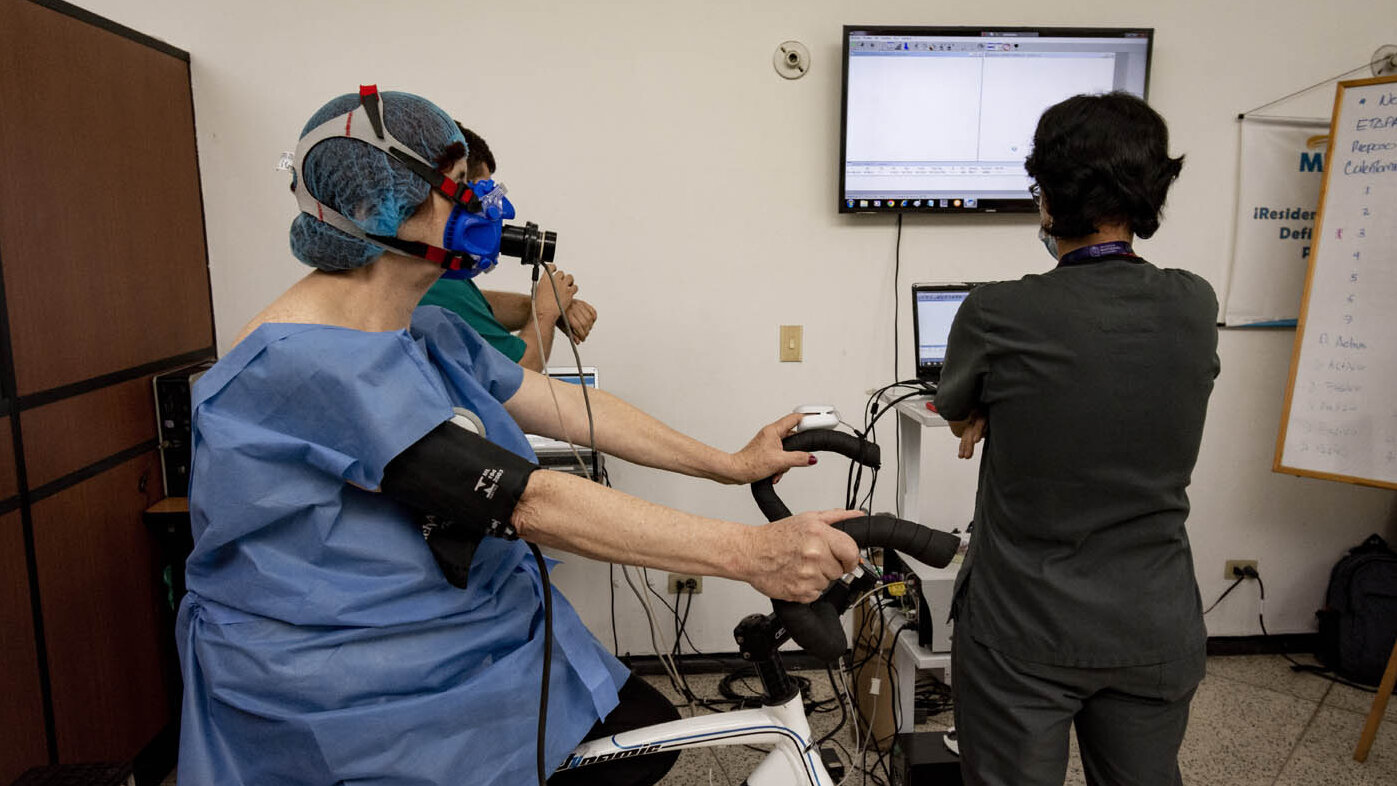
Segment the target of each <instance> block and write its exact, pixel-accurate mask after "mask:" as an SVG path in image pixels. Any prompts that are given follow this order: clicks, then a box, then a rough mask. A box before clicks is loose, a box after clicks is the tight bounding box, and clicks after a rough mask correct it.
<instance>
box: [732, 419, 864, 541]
mask: <svg viewBox="0 0 1397 786" xmlns="http://www.w3.org/2000/svg"><path fill="white" fill-rule="evenodd" d="M781 446H782V447H784V448H785V449H786V450H804V451H810V452H814V451H817V450H827V451H830V452H831V453H838V454H840V455H841V456H844V457H845V458H848V459H851V460H853V461H857V462H859V463H860V464H862V465H864V466H865V467H871V468H872V469H878V468H879V467H880V466H882V463H883V461H882V458H881V456H882V453H881V451H880V450H879V449H878V444H877V443H876V442H867V441H864V440H862V439H859V438H858V437H856V436H854V435H852V434H845V433H844V432H842V431H825V430H823V429H822V430H817V431H802V432H800V433H798V434H792V435H790V436H788V437H786V438H785V439H783V440H781ZM775 477H776V476H775V475H772V476H771V477H770V478H763V479H761V480H758V481H756V482H754V483H753V484H752V498H753V499H755V500H756V501H757V507H758V508H761V511H762V515H764V516H766V518H767V521H779V520H780V519H784V518H789V517H790V515H791V510H790V508H787V507H786V503H784V502H782V501H781V498H780V497H778V496H776V489H774V488H772V479H773V478H775Z"/></svg>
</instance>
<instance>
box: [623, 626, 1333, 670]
mask: <svg viewBox="0 0 1397 786" xmlns="http://www.w3.org/2000/svg"><path fill="white" fill-rule="evenodd" d="M1318 644H1319V634H1317V633H1282V634H1277V635H1273V636H1210V637H1208V654H1209V655H1218V656H1225V655H1279V654H1281V653H1287V654H1293V653H1307V654H1308V653H1313V652H1314V651H1315V648H1316V647H1317V646H1318ZM678 660H679V662H680V666H682V667H683V670H684V673H685V674H726V673H728V672H730V671H734V670H736V669H738V668H740V667H742V666H744V665H747V661H744V660H743V659H742V656H741V655H739V654H738V653H736V652H719V653H706V654H703V655H682V656H680V657H679V658H678ZM781 660H782V661H784V662H785V664H786V668H789V669H792V670H797V669H817V670H818V669H824V667H825V666H824V664H823V663H821V662H820V661H819V660H818V659H817V658H815V656H813V655H808V654H806V653H805V652H802V651H800V650H795V651H791V652H782V653H781ZM621 661H622V662H623V663H625V664H626V665H627V666H629V667H630V669H631V671H633V672H635V673H636V674H639V675H642V676H650V675H655V674H664V673H665V670H664V667H663V666H661V665H660V660H659V658H656V657H655V656H654V655H629V654H628V655H623V656H622V657H621Z"/></svg>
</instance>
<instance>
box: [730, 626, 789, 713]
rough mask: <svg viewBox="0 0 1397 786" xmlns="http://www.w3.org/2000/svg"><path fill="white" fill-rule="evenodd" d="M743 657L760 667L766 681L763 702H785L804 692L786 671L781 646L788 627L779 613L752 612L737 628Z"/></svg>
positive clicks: (761, 676)
mask: <svg viewBox="0 0 1397 786" xmlns="http://www.w3.org/2000/svg"><path fill="white" fill-rule="evenodd" d="M733 637H734V638H735V639H737V647H738V650H739V651H740V652H741V653H742V659H743V660H746V661H749V662H750V663H751V664H752V665H753V666H755V667H756V669H757V677H758V678H759V679H760V680H761V681H762V704H763V705H764V706H767V707H772V706H778V705H781V704H785V703H786V702H788V701H790V700H791V699H792V698H794V697H796V696H797V695H799V694H800V690H799V689H798V688H797V687H796V685H795V682H794V681H792V680H791V678H790V675H788V674H787V673H786V666H785V664H784V663H782V662H781V653H780V652H779V651H778V648H779V647H780V646H781V643H782V642H784V641H785V640H786V638H787V635H786V631H785V629H784V627H783V626H782V625H781V624H780V623H779V622H778V621H777V620H776V615H775V614H749V615H747V616H746V617H744V618H743V619H742V621H741V622H739V623H737V628H735V629H734V630H733Z"/></svg>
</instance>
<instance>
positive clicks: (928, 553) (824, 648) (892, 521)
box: [771, 515, 960, 663]
mask: <svg viewBox="0 0 1397 786" xmlns="http://www.w3.org/2000/svg"><path fill="white" fill-rule="evenodd" d="M831 526H833V527H834V528H835V529H839V530H842V531H843V532H844V533H846V534H847V535H848V536H849V537H850V538H852V539H853V541H854V542H855V543H857V544H858V546H859V548H861V549H862V548H868V547H870V546H879V547H882V548H886V549H892V550H894V551H900V552H902V553H903V554H906V555H907V556H909V557H911V558H913V559H915V560H917V561H919V562H925V563H926V564H928V565H930V566H932V567H935V568H944V567H946V566H947V565H949V564H951V559H952V558H953V557H955V555H956V549H957V548H958V547H959V546H960V538H958V537H956V536H955V535H952V534H950V533H949V532H941V531H940V530H934V529H931V528H930V527H923V526H922V525H920V524H917V523H916V522H912V521H904V520H902V519H899V518H894V517H893V516H886V515H877V516H860V517H858V518H853V519H848V520H847V521H840V522H836V523H835V524H833V525H831ZM846 602H847V601H846ZM771 605H772V607H773V608H774V609H775V610H776V616H777V617H778V618H779V619H780V620H781V624H782V625H784V626H785V627H786V631H787V632H788V633H790V634H791V638H792V639H794V640H795V642H796V643H797V644H799V645H800V646H801V648H802V649H804V650H805V651H806V652H808V653H810V654H811V655H814V656H815V657H817V658H819V659H820V660H821V661H823V662H825V663H834V662H835V661H837V660H839V656H840V655H843V654H844V650H845V649H847V648H848V646H849V643H848V640H847V639H846V638H845V637H844V626H842V625H840V624H839V615H841V614H843V613H844V611H845V609H844V608H839V607H836V606H835V605H834V604H833V603H831V602H830V601H829V600H827V599H826V597H825V596H821V598H820V599H819V600H817V601H815V602H814V603H810V604H804V603H793V602H791V601H785V600H772V602H771Z"/></svg>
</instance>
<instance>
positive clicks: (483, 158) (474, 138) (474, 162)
mask: <svg viewBox="0 0 1397 786" xmlns="http://www.w3.org/2000/svg"><path fill="white" fill-rule="evenodd" d="M456 127H457V128H459V129H461V136H464V137H465V138H466V172H467V173H470V172H474V171H475V170H476V168H477V167H480V166H484V167H485V168H486V169H489V170H490V173H491V174H494V172H495V154H494V153H491V152H490V146H489V145H487V144H486V143H485V140H484V139H483V138H482V137H481V136H480V134H477V133H475V132H474V131H472V130H470V129H469V128H466V127H465V126H463V125H461V123H460V121H457V122H456Z"/></svg>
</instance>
